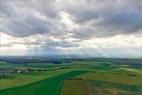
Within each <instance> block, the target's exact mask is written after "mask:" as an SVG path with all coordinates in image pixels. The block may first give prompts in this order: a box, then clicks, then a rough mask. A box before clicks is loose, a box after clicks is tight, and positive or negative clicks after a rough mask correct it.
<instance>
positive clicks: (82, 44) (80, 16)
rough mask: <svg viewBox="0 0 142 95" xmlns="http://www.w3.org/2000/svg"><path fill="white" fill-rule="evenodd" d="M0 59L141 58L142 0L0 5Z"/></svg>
mask: <svg viewBox="0 0 142 95" xmlns="http://www.w3.org/2000/svg"><path fill="white" fill-rule="evenodd" d="M0 54H1V55H2V56H3V55H10V56H13V55H14V56H15V55H16V56H22V55H33V56H50V55H59V54H62V55H66V56H69V55H78V56H82V57H122V58H123V57H142V0H0Z"/></svg>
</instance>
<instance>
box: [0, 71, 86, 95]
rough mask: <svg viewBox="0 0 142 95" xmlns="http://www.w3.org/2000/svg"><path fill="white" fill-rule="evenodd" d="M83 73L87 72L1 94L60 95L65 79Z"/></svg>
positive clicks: (8, 90)
mask: <svg viewBox="0 0 142 95" xmlns="http://www.w3.org/2000/svg"><path fill="white" fill-rule="evenodd" d="M82 73H85V71H72V72H68V73H64V74H62V75H58V76H55V77H51V78H48V79H45V80H41V81H38V82H35V83H32V84H29V85H25V86H21V87H14V88H10V89H6V90H2V91H0V93H1V95H60V91H61V88H62V85H63V81H64V79H67V78H72V77H74V76H77V75H80V74H82Z"/></svg>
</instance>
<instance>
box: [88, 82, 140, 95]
mask: <svg viewBox="0 0 142 95" xmlns="http://www.w3.org/2000/svg"><path fill="white" fill-rule="evenodd" d="M87 84H88V86H89V87H90V88H91V92H92V95H141V94H142V85H126V84H118V83H112V82H107V81H100V80H99V81H98V80H88V81H87Z"/></svg>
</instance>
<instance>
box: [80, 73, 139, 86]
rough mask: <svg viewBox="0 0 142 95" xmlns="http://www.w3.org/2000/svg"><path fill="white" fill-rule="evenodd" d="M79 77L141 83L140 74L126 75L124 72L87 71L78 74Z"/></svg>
mask: <svg viewBox="0 0 142 95" xmlns="http://www.w3.org/2000/svg"><path fill="white" fill-rule="evenodd" d="M78 77H79V78H82V79H86V80H102V81H108V82H114V83H123V84H141V85H142V76H141V75H136V76H128V75H125V74H113V73H105V72H93V73H92V72H88V73H86V74H83V75H80V76H78Z"/></svg>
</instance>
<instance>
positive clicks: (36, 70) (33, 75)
mask: <svg viewBox="0 0 142 95" xmlns="http://www.w3.org/2000/svg"><path fill="white" fill-rule="evenodd" d="M141 63H142V60H141V59H103V58H102V59H83V60H82V59H68V60H67V59H66V60H63V61H61V62H60V63H58V64H55V63H52V62H43V61H41V60H40V61H39V62H36V63H34V62H29V61H28V62H27V63H22V64H17V63H14V62H9V61H5V60H4V61H0V95H141V94H142V81H141V80H142V64H141Z"/></svg>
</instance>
